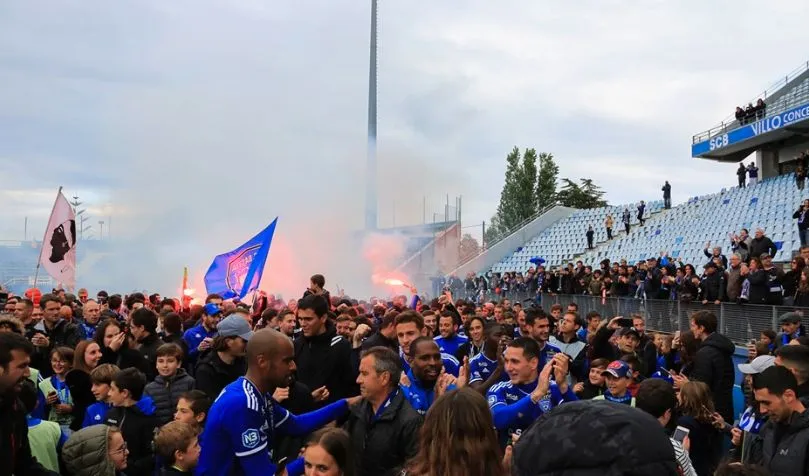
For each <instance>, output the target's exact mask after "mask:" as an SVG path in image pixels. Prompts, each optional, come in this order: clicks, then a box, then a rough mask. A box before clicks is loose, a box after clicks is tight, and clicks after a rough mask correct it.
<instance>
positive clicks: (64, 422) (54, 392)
mask: <svg viewBox="0 0 809 476" xmlns="http://www.w3.org/2000/svg"><path fill="white" fill-rule="evenodd" d="M49 358H50V362H51V370H53V375H52V376H50V377H48V378H46V379H44V380H43V381H42V382H40V383H39V391H40V392H41V393H42V395H43V396H44V401H45V404H46V405H47V406H48V408H49V409H50V410H49V411H48V413H47V415H48V420H50V421H55V422H56V423H58V424H59V426H60V427H61V428H62V430H63V431H64V432H65V433H66V434H67V435H68V436H70V423H71V422H73V415H72V412H73V398H72V397H71V396H70V389H68V388H67V384H66V383H65V375H67V373H68V372H69V371H70V369H71V368H72V366H73V349H71V348H70V347H56V348H54V349H53V350H51V353H50V355H49Z"/></svg>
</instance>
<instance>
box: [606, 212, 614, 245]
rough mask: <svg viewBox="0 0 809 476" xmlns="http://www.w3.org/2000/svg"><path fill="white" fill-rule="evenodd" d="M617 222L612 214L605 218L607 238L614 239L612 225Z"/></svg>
mask: <svg viewBox="0 0 809 476" xmlns="http://www.w3.org/2000/svg"><path fill="white" fill-rule="evenodd" d="M614 223H615V220H613V219H612V215H607V218H606V219H605V220H604V228H606V229H607V239H608V240H611V239H612V225H613V224H614Z"/></svg>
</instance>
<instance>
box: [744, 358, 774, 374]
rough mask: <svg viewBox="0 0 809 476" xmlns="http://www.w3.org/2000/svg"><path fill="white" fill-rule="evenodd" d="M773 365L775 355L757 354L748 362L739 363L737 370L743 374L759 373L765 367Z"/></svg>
mask: <svg viewBox="0 0 809 476" xmlns="http://www.w3.org/2000/svg"><path fill="white" fill-rule="evenodd" d="M773 365H775V357H774V356H772V355H759V356H758V357H756V358H755V359H753V361H752V362H750V363H749V364H739V372H741V373H743V374H748V375H752V374H760V373H761V372H763V371H764V370H765V369H768V368H770V367H772V366H773Z"/></svg>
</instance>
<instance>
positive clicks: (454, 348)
mask: <svg viewBox="0 0 809 476" xmlns="http://www.w3.org/2000/svg"><path fill="white" fill-rule="evenodd" d="M433 340H434V341H435V343H436V344H438V349H439V350H440V351H441V352H442V353H444V354H449V355H455V353H456V352H458V347H460V346H462V345H463V344H465V343H466V342H468V341H469V339H467V338H466V337H464V336H462V335H459V334H455V335H454V336H452V337H450V338H444V337H441V336H438V337H435V338H434V339H433Z"/></svg>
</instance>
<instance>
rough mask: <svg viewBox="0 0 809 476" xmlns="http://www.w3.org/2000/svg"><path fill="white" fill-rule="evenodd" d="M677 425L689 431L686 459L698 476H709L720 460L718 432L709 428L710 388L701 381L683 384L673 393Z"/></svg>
mask: <svg viewBox="0 0 809 476" xmlns="http://www.w3.org/2000/svg"><path fill="white" fill-rule="evenodd" d="M677 403H678V408H679V410H680V417H679V418H678V419H677V425H678V426H682V427H684V428H687V429H688V430H689V433H688V439H689V440H690V448H691V449H690V453H689V455H690V457H691V463H692V464H693V466H694V470H695V471H696V472H697V474H698V475H699V476H711V475H712V474H713V472H714V470H715V469H716V467H717V466H718V465H719V461H720V459H721V458H722V444H723V438H722V436H723V435H722V433H721V432H720V431H719V430H717V429H716V428H715V427H714V425H713V417H712V415H713V413H714V412H715V411H716V410H715V409H714V403H713V397H712V396H711V389H710V388H709V387H708V385H707V384H705V383H704V382H696V381H694V382H690V381H689V382H685V383H683V384H682V385H681V386H680V391H679V393H678V394H677Z"/></svg>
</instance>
